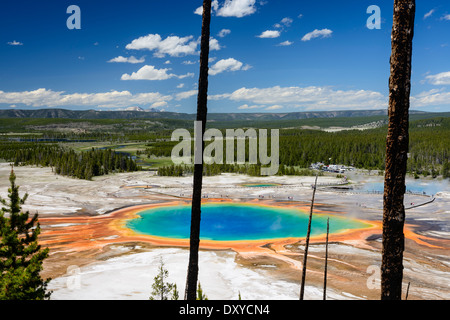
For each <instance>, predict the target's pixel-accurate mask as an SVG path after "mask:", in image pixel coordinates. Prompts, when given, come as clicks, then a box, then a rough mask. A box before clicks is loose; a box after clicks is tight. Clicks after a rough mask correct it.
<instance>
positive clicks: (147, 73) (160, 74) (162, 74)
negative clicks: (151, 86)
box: [121, 65, 194, 80]
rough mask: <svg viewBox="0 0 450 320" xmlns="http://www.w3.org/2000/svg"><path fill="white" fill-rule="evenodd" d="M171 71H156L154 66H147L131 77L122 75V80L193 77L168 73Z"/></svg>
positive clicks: (190, 74)
mask: <svg viewBox="0 0 450 320" xmlns="http://www.w3.org/2000/svg"><path fill="white" fill-rule="evenodd" d="M169 70H170V69H167V68H165V69H156V68H155V67H154V66H149V65H145V66H143V67H142V68H140V69H139V70H138V71H136V72H133V73H132V74H131V75H129V74H127V73H125V74H123V75H122V77H121V80H166V79H170V78H178V79H183V78H186V77H193V76H194V74H193V73H187V74H185V75H176V74H173V73H167V71H169Z"/></svg>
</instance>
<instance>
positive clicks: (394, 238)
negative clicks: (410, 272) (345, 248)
mask: <svg viewBox="0 0 450 320" xmlns="http://www.w3.org/2000/svg"><path fill="white" fill-rule="evenodd" d="M414 18H415V0H395V2H394V20H393V26H392V35H391V41H392V53H391V60H390V65H391V70H390V71H391V75H390V79H389V109H388V116H389V126H388V134H387V138H386V171H385V178H384V195H383V250H382V262H381V299H382V300H400V299H401V291H402V278H403V250H404V234H403V226H404V222H405V208H404V205H403V201H404V194H405V175H406V162H407V154H408V143H409V135H408V127H409V119H408V118H409V96H410V90H411V56H412V39H413V33H414Z"/></svg>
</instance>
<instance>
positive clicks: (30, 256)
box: [0, 169, 51, 300]
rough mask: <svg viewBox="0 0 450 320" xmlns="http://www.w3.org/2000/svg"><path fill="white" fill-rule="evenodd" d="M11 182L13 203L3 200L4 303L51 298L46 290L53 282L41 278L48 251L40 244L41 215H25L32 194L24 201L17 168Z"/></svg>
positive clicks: (0, 265)
mask: <svg viewBox="0 0 450 320" xmlns="http://www.w3.org/2000/svg"><path fill="white" fill-rule="evenodd" d="M9 181H10V182H11V187H10V188H9V189H8V193H9V194H8V198H9V202H7V201H6V200H5V199H2V198H0V202H1V203H2V204H3V205H4V207H3V208H2V209H1V210H0V275H1V277H0V300H44V299H49V298H50V294H51V292H47V291H46V288H47V284H48V282H49V281H50V279H47V280H43V279H42V278H41V276H40V272H41V270H42V263H43V261H44V259H45V258H47V257H48V248H46V249H41V246H40V245H39V244H38V235H39V233H40V231H41V229H40V226H39V222H38V214H37V213H36V214H35V215H34V216H33V217H32V218H31V219H30V218H29V212H28V211H27V212H22V208H21V205H23V204H24V203H25V201H26V199H27V197H28V195H27V194H25V195H24V197H23V198H20V196H19V187H18V186H16V184H15V181H16V175H15V173H14V170H13V169H11V174H10V177H9ZM6 215H7V216H6Z"/></svg>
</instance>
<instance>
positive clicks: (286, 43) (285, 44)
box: [278, 40, 293, 47]
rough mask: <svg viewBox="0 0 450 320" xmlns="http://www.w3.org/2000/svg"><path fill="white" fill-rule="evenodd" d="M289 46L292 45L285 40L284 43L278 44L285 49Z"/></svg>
mask: <svg viewBox="0 0 450 320" xmlns="http://www.w3.org/2000/svg"><path fill="white" fill-rule="evenodd" d="M291 44H293V42H292V41H289V40H286V41H283V42H281V43H279V44H278V45H279V46H282V47H286V46H290V45H291Z"/></svg>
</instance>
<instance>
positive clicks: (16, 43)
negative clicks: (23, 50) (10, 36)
mask: <svg viewBox="0 0 450 320" xmlns="http://www.w3.org/2000/svg"><path fill="white" fill-rule="evenodd" d="M8 44H9V45H10V46H23V43H22V42H19V41H16V40H14V41H10V42H8Z"/></svg>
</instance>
